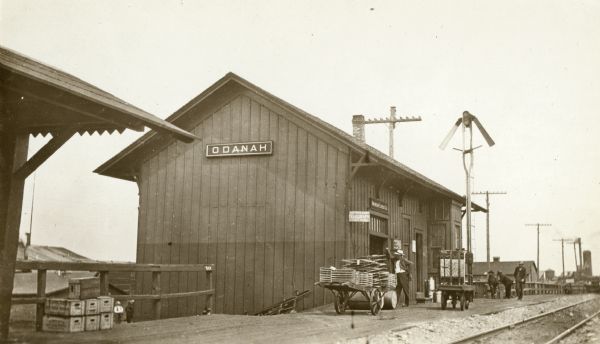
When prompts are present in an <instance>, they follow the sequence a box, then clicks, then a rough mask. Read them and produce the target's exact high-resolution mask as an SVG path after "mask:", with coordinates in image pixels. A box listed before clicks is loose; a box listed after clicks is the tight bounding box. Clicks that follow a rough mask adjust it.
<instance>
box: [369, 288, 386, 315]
mask: <svg viewBox="0 0 600 344" xmlns="http://www.w3.org/2000/svg"><path fill="white" fill-rule="evenodd" d="M369 301H370V303H371V314H373V315H377V314H379V311H380V310H381V308H382V307H383V294H382V293H381V291H380V290H379V289H375V290H373V292H372V293H371V300H369Z"/></svg>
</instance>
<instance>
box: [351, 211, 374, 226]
mask: <svg viewBox="0 0 600 344" xmlns="http://www.w3.org/2000/svg"><path fill="white" fill-rule="evenodd" d="M349 220H350V222H367V223H369V222H370V221H371V213H370V212H368V211H351V212H350V215H349Z"/></svg>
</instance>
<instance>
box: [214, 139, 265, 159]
mask: <svg viewBox="0 0 600 344" xmlns="http://www.w3.org/2000/svg"><path fill="white" fill-rule="evenodd" d="M271 154H273V141H262V142H240V143H216V144H207V145H206V157H207V158H215V157H224V156H240V155H271Z"/></svg>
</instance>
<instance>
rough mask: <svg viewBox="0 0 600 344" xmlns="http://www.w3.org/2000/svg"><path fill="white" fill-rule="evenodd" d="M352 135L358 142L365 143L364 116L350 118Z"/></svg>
mask: <svg viewBox="0 0 600 344" xmlns="http://www.w3.org/2000/svg"><path fill="white" fill-rule="evenodd" d="M352 135H354V137H355V138H356V139H357V140H358V141H360V142H365V116H363V115H354V116H352Z"/></svg>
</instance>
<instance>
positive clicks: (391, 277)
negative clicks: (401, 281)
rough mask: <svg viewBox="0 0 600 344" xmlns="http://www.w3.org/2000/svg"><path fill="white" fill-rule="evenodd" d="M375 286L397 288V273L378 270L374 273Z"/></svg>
mask: <svg viewBox="0 0 600 344" xmlns="http://www.w3.org/2000/svg"><path fill="white" fill-rule="evenodd" d="M373 286H375V287H382V288H387V289H394V288H396V275H395V274H393V273H390V272H376V273H374V274H373Z"/></svg>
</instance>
